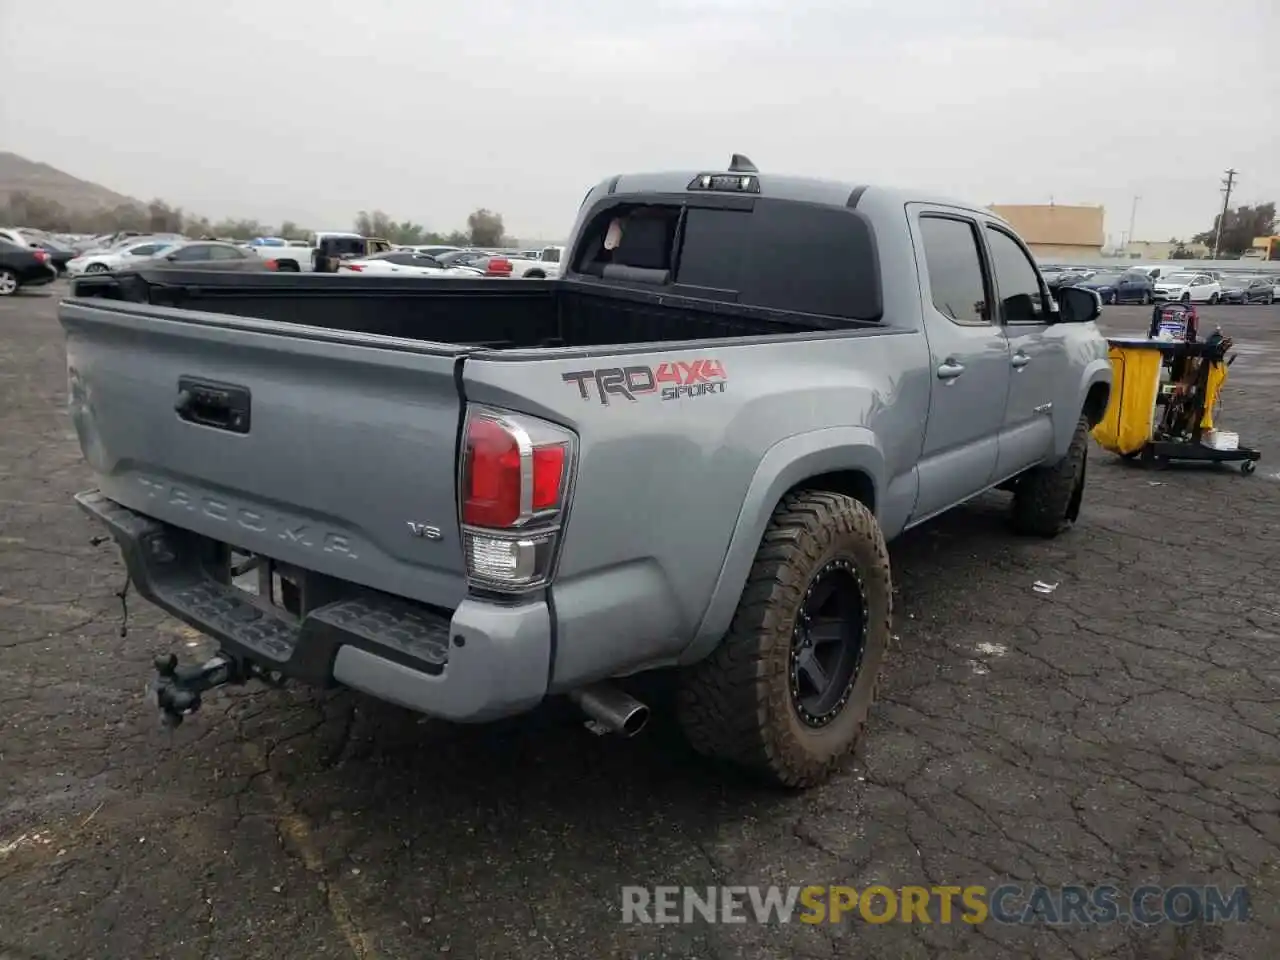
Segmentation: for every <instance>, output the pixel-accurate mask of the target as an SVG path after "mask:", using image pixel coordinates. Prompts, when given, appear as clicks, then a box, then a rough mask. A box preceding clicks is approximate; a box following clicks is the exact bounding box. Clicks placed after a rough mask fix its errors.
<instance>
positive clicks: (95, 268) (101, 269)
mask: <svg viewBox="0 0 1280 960" xmlns="http://www.w3.org/2000/svg"><path fill="white" fill-rule="evenodd" d="M84 272H85V273H106V272H107V268H106V267H105V266H104V265H103V264H101V263H91V264H89V265H88V266H87V267H85V268H84Z"/></svg>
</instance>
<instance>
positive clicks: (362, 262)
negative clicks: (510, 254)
mask: <svg viewBox="0 0 1280 960" xmlns="http://www.w3.org/2000/svg"><path fill="white" fill-rule="evenodd" d="M338 272H339V273H359V274H363V275H365V276H372V277H383V276H393V275H398V276H406V277H482V276H484V271H483V270H477V269H475V268H473V267H464V266H460V265H454V266H447V265H445V264H443V263H441V262H440V261H439V260H437V259H436V258H435V257H428V256H427V255H426V254H422V253H413V252H411V251H406V250H392V251H391V252H389V253H376V254H374V255H373V256H371V257H361V258H360V259H358V260H344V261H342V262H341V263H339V264H338Z"/></svg>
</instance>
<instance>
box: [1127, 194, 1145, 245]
mask: <svg viewBox="0 0 1280 960" xmlns="http://www.w3.org/2000/svg"><path fill="white" fill-rule="evenodd" d="M1141 199H1142V198H1141V197H1139V196H1134V198H1133V206H1132V207H1131V208H1130V209H1129V243H1133V242H1134V232H1133V222H1134V221H1135V220H1137V219H1138V201H1139V200H1141ZM1125 248H1126V249H1125V253H1128V252H1129V250H1128V244H1125Z"/></svg>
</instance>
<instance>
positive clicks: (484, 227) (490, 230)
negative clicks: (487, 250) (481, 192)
mask: <svg viewBox="0 0 1280 960" xmlns="http://www.w3.org/2000/svg"><path fill="white" fill-rule="evenodd" d="M503 229H504V228H503V225H502V214H500V213H494V212H493V211H491V210H486V209H485V208H484V207H481V208H480V209H479V210H477V211H475V212H474V213H472V214H471V215H470V216H468V217H467V230H468V231H469V232H470V234H471V241H470V242H471V245H472V246H475V247H497V246H500V245H501V244H502V236H503Z"/></svg>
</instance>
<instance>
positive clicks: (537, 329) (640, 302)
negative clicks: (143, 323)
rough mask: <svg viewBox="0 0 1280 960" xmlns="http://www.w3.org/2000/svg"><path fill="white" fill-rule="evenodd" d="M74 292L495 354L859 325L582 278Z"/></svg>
mask: <svg viewBox="0 0 1280 960" xmlns="http://www.w3.org/2000/svg"><path fill="white" fill-rule="evenodd" d="M73 296H76V297H101V298H107V299H113V300H120V301H124V302H130V303H145V304H151V305H154V306H168V307H179V308H182V309H185V310H195V311H201V312H204V313H215V314H227V315H231V316H236V317H241V318H252V319H257V320H267V321H277V322H283V323H291V324H300V325H304V326H307V327H312V328H322V329H328V330H336V331H346V332H352V333H364V334H374V335H380V336H388V337H395V338H398V339H404V340H420V341H430V342H435V343H443V344H451V345H455V346H464V347H468V346H469V347H481V348H487V349H495V350H513V349H514V350H519V349H530V348H535V349H536V348H556V347H570V348H572V347H592V346H609V345H627V344H647V343H657V342H681V341H693V340H710V339H723V338H742V337H760V336H777V335H780V334H796V333H806V332H816V331H822V330H836V329H848V328H849V327H850V326H854V325H856V324H855V323H854V322H853V321H850V320H848V319H844V318H827V317H818V316H813V315H808V314H790V313H786V312H784V311H778V310H764V309H758V308H752V307H746V306H742V305H740V304H734V303H726V302H724V301H720V300H704V299H700V298H694V297H683V296H672V295H670V294H668V293H654V292H649V291H635V290H630V289H623V288H619V287H617V286H614V285H606V284H604V283H595V282H591V281H581V280H569V281H566V280H475V281H472V280H454V279H449V280H443V279H441V280H436V279H422V278H413V279H403V278H400V277H346V276H340V275H325V274H320V275H310V274H234V273H222V272H210V271H175V270H154V271H141V272H138V273H128V274H123V275H120V276H118V277H97V276H95V277H88V278H83V279H80V280H78V281H77V282H76V285H75V288H74V291H73Z"/></svg>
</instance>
